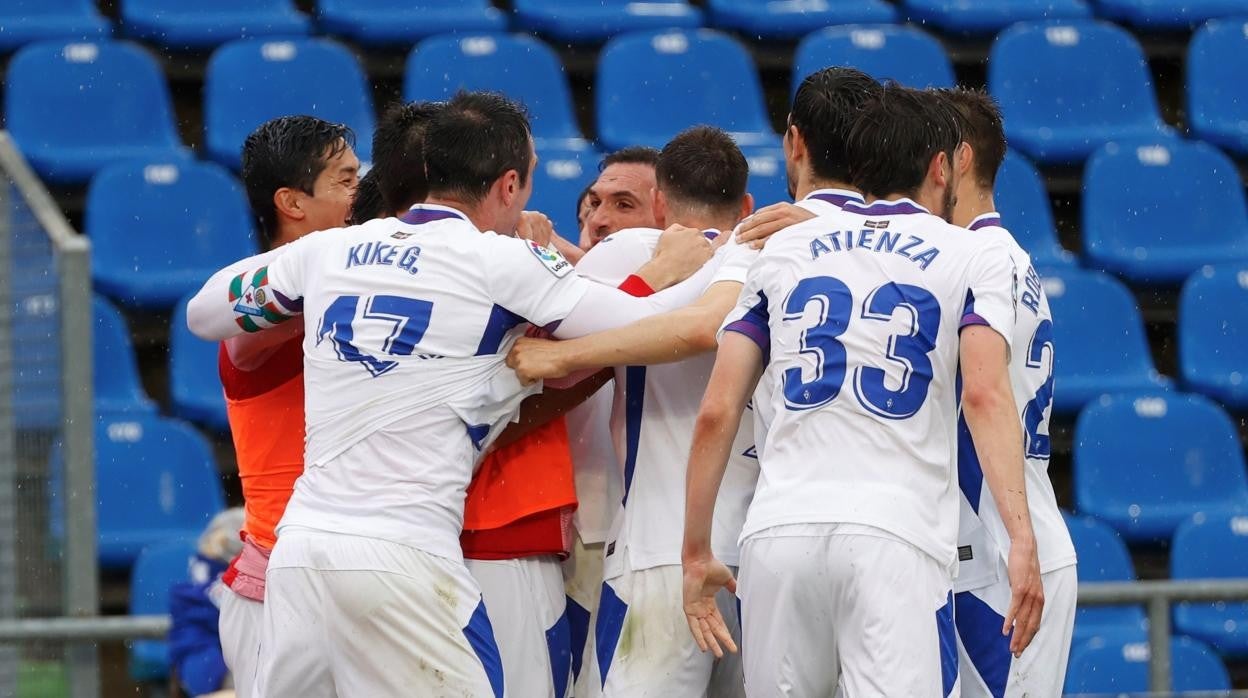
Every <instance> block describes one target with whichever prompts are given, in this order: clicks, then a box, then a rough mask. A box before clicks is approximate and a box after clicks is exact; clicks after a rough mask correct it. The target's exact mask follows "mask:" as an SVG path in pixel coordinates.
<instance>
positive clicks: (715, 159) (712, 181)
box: [655, 126, 750, 212]
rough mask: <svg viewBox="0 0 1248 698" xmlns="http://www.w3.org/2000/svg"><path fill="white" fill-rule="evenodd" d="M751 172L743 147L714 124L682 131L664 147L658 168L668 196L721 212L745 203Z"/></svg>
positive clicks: (660, 188) (678, 200)
mask: <svg viewBox="0 0 1248 698" xmlns="http://www.w3.org/2000/svg"><path fill="white" fill-rule="evenodd" d="M749 175H750V166H749V164H748V163H747V162H746V161H745V156H744V155H742V154H741V149H740V148H738V147H737V144H736V143H734V142H733V140H732V137H731V136H729V135H728V134H727V133H725V132H724V131H723V130H721V129H718V128H715V127H714V126H694V127H693V128H688V129H685V130H684V131H681V132H680V133H679V134H677V135H676V137H675V138H673V139H672V140H671V141H669V142H668V144H667V145H665V146H663V150H662V151H660V153H659V162H658V165H657V166H656V167H655V179H656V180H657V181H658V186H659V190H660V191H662V192H663V195H664V196H666V197H668V199H670V200H673V201H675V202H684V203H693V204H697V205H701V206H705V207H707V208H710V209H712V210H714V211H717V212H718V211H725V210H735V209H738V208H739V207H740V206H741V199H742V198H744V197H745V184H746V180H747V179H749Z"/></svg>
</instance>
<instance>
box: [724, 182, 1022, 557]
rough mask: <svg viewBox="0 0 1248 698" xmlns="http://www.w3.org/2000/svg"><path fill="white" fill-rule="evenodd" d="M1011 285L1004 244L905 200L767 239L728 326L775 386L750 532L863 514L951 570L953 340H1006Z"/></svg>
mask: <svg viewBox="0 0 1248 698" xmlns="http://www.w3.org/2000/svg"><path fill="white" fill-rule="evenodd" d="M1013 281H1014V273H1013V262H1012V260H1011V258H1010V256H1009V253H1008V249H1007V248H1006V246H1005V244H1004V243H1003V242H1002V241H1001V240H1000V239H999V238H992V237H988V236H983V235H978V234H972V233H968V232H967V231H966V230H964V229H962V228H957V227H954V226H952V225H950V224H948V223H946V222H945V221H943V220H941V219H940V218H937V217H936V216H933V215H931V214H930V213H928V212H927V211H926V209H924V208H922V207H921V206H918V205H917V204H915V203H914V202H913V201H910V200H909V199H900V200H897V201H877V202H875V203H873V204H871V205H869V206H868V205H859V204H853V203H848V204H846V205H845V208H844V210H843V211H841V212H839V213H829V214H826V215H822V216H820V217H819V218H816V219H814V220H811V221H807V222H805V223H801V224H799V225H796V226H792V227H790V228H788V229H786V230H784V231H781V232H780V233H778V234H777V235H776V236H775V237H774V238H773V239H772V240H771V241H769V242H768V244H767V247H766V249H765V250H764V251H763V253H762V255H761V256H760V257H759V259H758V262H757V263H756V264H755V265H754V266H753V267H751V268H750V272H749V277H748V279H747V282H746V285H745V287H744V288H743V289H742V293H741V298H740V300H739V302H738V304H737V307H736V308H735V309H734V310H733V311H732V313H730V315H729V317H728V318H727V319H726V322H725V329H726V330H728V331H736V332H740V333H742V334H744V335H746V336H747V337H750V338H751V339H753V340H755V341H756V342H758V343H759V346H760V347H761V348H762V350H763V351H764V353H765V354H766V355H767V363H768V364H769V370H768V371H767V372H765V373H764V379H766V380H774V381H775V383H774V384H770V385H768V386H765V390H764V394H768V393H769V394H771V395H773V396H774V397H773V400H772V405H771V409H770V412H771V413H772V416H771V422H770V426H769V428H768V430H767V432H766V434H760V435H756V438H757V439H758V440H759V441H762V442H763V443H764V444H765V445H764V447H763V448H762V449H760V454H761V458H760V467H761V474H760V476H759V481H758V487H757V489H756V491H755V494H754V500H753V502H752V504H751V505H750V508H749V514H748V516H747V519H746V524H745V526H744V530H743V533H742V538H743V539H744V538H746V537H749V536H750V535H752V534H754V533H757V532H759V531H762V530H764V529H767V528H771V527H774V526H780V525H785V524H800V523H854V524H860V525H866V526H873V527H876V528H879V529H883V530H884V531H887V532H889V533H891V534H893V535H896V536H898V537H900V538H902V539H903V540H906V541H909V542H911V543H912V544H914V545H915V546H916V547H918V548H920V549H921V550H923V551H925V552H927V553H928V554H930V555H932V556H933V557H934V558H935V559H936V560H938V561H939V562H940V563H941V564H943V565H946V566H947V567H948V568H949V569H950V570H951V571H952V567H953V563H954V560H955V548H956V543H957V533H958V530H957V524H958V493H957V489H956V488H957V480H956V478H957V472H956V470H955V468H954V463H953V457H954V453H955V439H956V431H957V391H956V385H955V383H956V374H957V366H958V346H959V342H958V335H959V332H960V330H961V329H962V328H963V327H965V326H967V325H970V324H984V325H988V326H990V327H992V328H993V329H995V330H996V331H997V332H999V333H1001V335H1002V336H1003V337H1005V338H1006V340H1007V342H1008V341H1009V339H1010V338H1011V336H1012V332H1013V327H1014V301H1013ZM770 369H774V370H770ZM769 377H770V378H769Z"/></svg>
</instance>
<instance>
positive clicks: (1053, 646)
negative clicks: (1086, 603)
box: [953, 561, 1079, 698]
mask: <svg viewBox="0 0 1248 698" xmlns="http://www.w3.org/2000/svg"><path fill="white" fill-rule="evenodd" d="M1000 565H1001V574H1000V577H999V578H998V581H997V582H996V583H995V584H992V585H990V586H986V587H982V588H979V589H973V590H970V591H964V592H961V593H959V594H955V595H954V601H953V605H954V619H955V625H956V626H957V630H958V662H959V665H960V667H961V674H962V695H963V696H969V697H971V698H979V697H980V696H982V697H984V698H989V697H991V698H1002V696H1017V697H1019V698H1021V697H1022V696H1060V695H1062V686H1063V684H1064V683H1065V681H1066V661H1067V660H1068V659H1069V658H1070V640H1071V635H1072V634H1073V633H1074V628H1075V602H1076V600H1077V597H1078V592H1079V580H1078V579H1077V578H1076V576H1075V566H1074V565H1070V566H1069V567H1063V568H1061V569H1057V570H1053V571H1052V572H1049V573H1047V574H1044V575H1041V578H1040V579H1041V582H1042V583H1043V584H1044V616H1043V619H1042V620H1041V621H1040V630H1039V632H1037V633H1036V636H1035V638H1033V639H1032V641H1031V644H1030V645H1028V646H1027V649H1026V650H1024V651H1023V656H1021V657H1019V658H1018V659H1014V657H1013V655H1011V654H1010V638H1009V637H1007V636H1005V635H1002V634H1001V626H1002V624H1003V623H1004V622H1005V612H1006V611H1008V610H1009V608H1010V582H1009V578H1008V577H1007V575H1006V570H1005V562H1004V561H1002V562H1001V563H1000Z"/></svg>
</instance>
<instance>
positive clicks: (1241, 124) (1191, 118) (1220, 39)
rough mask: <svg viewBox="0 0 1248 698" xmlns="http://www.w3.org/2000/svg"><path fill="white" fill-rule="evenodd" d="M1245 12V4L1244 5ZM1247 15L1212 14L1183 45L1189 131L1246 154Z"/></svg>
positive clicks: (1247, 126) (1247, 144)
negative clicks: (1216, 17)
mask: <svg viewBox="0 0 1248 698" xmlns="http://www.w3.org/2000/svg"><path fill="white" fill-rule="evenodd" d="M1245 13H1248V10H1245ZM1243 85H1248V21H1244V20H1217V21H1213V22H1209V23H1208V24H1206V25H1205V26H1203V27H1201V28H1200V29H1198V30H1196V33H1195V34H1193V35H1192V42H1191V43H1190V44H1189V45H1188V49H1187V118H1188V126H1189V127H1190V128H1191V130H1192V133H1193V134H1194V135H1195V136H1196V137H1198V138H1201V139H1203V140H1206V141H1209V142H1210V143H1214V144H1216V145H1219V146H1221V147H1223V148H1226V149H1227V150H1230V151H1232V152H1234V153H1236V154H1237V155H1240V156H1248V100H1246V99H1244V97H1243V93H1242V90H1241V87H1242V86H1243Z"/></svg>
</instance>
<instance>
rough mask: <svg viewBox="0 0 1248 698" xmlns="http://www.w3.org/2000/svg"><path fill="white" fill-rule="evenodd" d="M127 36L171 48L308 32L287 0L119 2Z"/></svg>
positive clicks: (303, 17)
mask: <svg viewBox="0 0 1248 698" xmlns="http://www.w3.org/2000/svg"><path fill="white" fill-rule="evenodd" d="M121 23H122V29H124V30H125V32H126V34H127V35H128V36H132V37H134V38H136V39H142V40H144V41H149V42H151V43H154V44H157V45H158V46H164V47H167V48H171V49H180V50H193V49H207V48H212V47H214V46H218V45H220V44H223V43H225V42H227V41H232V40H234V39H240V38H243V37H248V36H291V35H299V34H307V33H308V26H309V24H310V23H309V22H308V18H307V17H306V16H305V15H304V14H303V13H301V12H299V11H297V10H295V6H294V3H292V2H291V0H212V2H210V3H194V2H185V1H184V0H123V2H122V3H121Z"/></svg>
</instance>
